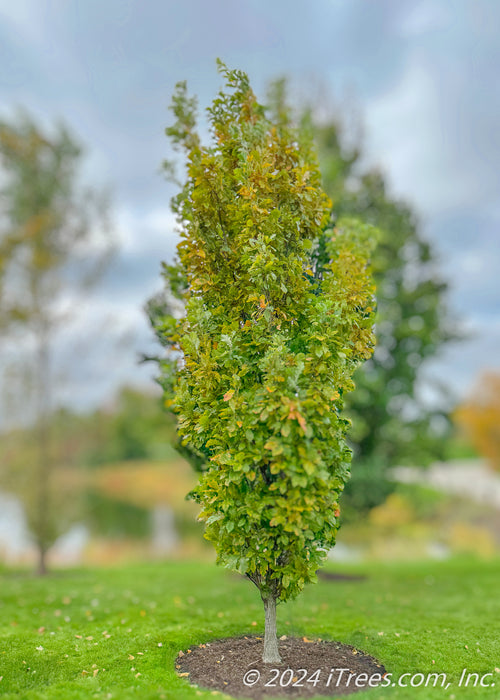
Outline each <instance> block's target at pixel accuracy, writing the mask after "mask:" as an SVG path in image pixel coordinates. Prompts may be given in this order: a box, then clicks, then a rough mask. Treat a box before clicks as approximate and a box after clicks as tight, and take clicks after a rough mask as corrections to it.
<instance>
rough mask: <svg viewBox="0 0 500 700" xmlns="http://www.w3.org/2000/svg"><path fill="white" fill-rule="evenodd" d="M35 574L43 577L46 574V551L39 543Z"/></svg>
mask: <svg viewBox="0 0 500 700" xmlns="http://www.w3.org/2000/svg"><path fill="white" fill-rule="evenodd" d="M36 573H37V574H38V575H39V576H45V574H46V573H47V550H46V549H45V547H44V546H43V545H42V544H41V543H38V565H37V567H36Z"/></svg>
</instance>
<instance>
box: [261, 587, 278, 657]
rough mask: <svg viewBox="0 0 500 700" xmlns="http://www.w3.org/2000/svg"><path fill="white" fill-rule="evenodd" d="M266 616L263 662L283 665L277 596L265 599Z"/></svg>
mask: <svg viewBox="0 0 500 700" xmlns="http://www.w3.org/2000/svg"><path fill="white" fill-rule="evenodd" d="M263 602H264V611H265V615H266V629H265V634H264V653H263V654H262V661H263V662H264V663H265V664H281V656H280V652H279V649H278V635H277V632H276V596H274V595H272V594H271V595H269V597H267V598H263Z"/></svg>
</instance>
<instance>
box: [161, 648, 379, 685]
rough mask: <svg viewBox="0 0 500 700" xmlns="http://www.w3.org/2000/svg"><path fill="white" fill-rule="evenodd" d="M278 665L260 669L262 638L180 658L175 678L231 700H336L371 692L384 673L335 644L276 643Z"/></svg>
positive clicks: (364, 657)
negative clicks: (270, 699)
mask: <svg viewBox="0 0 500 700" xmlns="http://www.w3.org/2000/svg"><path fill="white" fill-rule="evenodd" d="M279 645H280V654H281V658H282V664H281V665H280V666H277V667H276V668H274V664H263V663H262V646H263V641H262V637H231V638H229V639H218V640H215V641H212V642H210V643H208V642H207V643H206V644H200V645H199V646H194V647H191V648H190V649H188V650H187V651H185V652H182V651H181V652H180V653H179V656H178V657H177V659H176V663H175V667H176V669H177V673H178V674H179V675H180V676H182V677H185V678H186V679H187V680H188V681H189V682H190V683H192V684H194V685H196V686H198V687H200V688H207V689H209V690H219V691H221V692H223V693H226V694H227V695H232V696H233V697H236V698H266V697H281V698H283V697H285V698H307V697H314V696H317V695H326V696H330V697H331V696H334V695H335V696H338V695H347V694H349V693H354V692H356V691H357V690H363V689H366V688H370V687H376V685H378V684H379V683H380V682H381V681H382V676H383V674H384V673H385V672H386V671H385V668H384V667H383V666H382V665H381V664H379V663H378V661H377V660H376V659H374V658H373V657H372V656H368V654H365V653H364V652H362V651H360V650H359V649H356V648H355V647H352V646H350V645H348V644H341V643H340V642H328V641H320V640H318V641H312V640H308V639H307V638H306V637H303V638H296V637H290V638H287V637H285V638H283V637H282V638H281V640H280V643H279Z"/></svg>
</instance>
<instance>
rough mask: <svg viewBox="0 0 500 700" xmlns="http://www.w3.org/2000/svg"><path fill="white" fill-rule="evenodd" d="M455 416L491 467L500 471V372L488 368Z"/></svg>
mask: <svg viewBox="0 0 500 700" xmlns="http://www.w3.org/2000/svg"><path fill="white" fill-rule="evenodd" d="M454 419H455V421H456V422H457V424H458V425H459V426H460V428H462V430H463V431H464V433H465V434H466V435H467V437H469V439H470V440H471V442H472V444H473V445H474V447H475V448H476V449H477V451H478V452H479V453H480V454H482V455H483V456H484V457H485V458H486V459H487V460H488V462H489V464H490V466H491V468H492V469H494V470H495V471H500V374H497V373H494V372H485V373H484V374H483V375H482V376H481V377H480V379H479V381H478V383H477V385H476V386H475V388H474V391H473V392H472V393H471V395H470V396H469V397H468V398H467V399H466V400H465V401H463V402H462V403H461V404H460V405H459V406H458V407H457V408H456V410H455V412H454Z"/></svg>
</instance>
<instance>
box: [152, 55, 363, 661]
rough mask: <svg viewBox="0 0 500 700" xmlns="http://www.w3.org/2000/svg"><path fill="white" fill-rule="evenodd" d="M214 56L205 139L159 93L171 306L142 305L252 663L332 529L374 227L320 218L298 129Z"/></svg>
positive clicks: (321, 197) (320, 199) (317, 189)
mask: <svg viewBox="0 0 500 700" xmlns="http://www.w3.org/2000/svg"><path fill="white" fill-rule="evenodd" d="M219 68H220V71H221V72H222V74H223V75H224V76H225V78H226V81H227V88H228V90H227V91H226V92H220V93H219V94H218V96H217V97H216V99H215V100H214V101H213V103H212V105H211V107H210V108H209V109H208V116H209V121H210V128H211V134H212V144H211V145H210V146H203V145H202V143H201V140H200V137H199V135H198V133H197V131H196V101H195V99H193V98H189V97H188V96H187V91H186V85H185V83H179V84H178V85H177V90H176V93H175V95H174V98H173V103H172V109H173V112H174V115H175V117H176V121H175V124H174V125H173V126H172V127H170V128H168V129H167V134H168V135H169V136H170V138H171V140H172V142H173V144H174V145H175V146H176V147H177V148H180V149H183V150H184V152H185V155H186V160H187V179H186V181H185V184H184V186H183V187H182V190H181V191H180V192H179V194H178V195H177V196H176V197H174V199H173V200H172V206H173V210H174V211H175V213H176V214H177V219H178V223H179V227H180V231H181V241H180V243H179V245H178V248H177V250H178V260H177V261H176V262H175V263H174V264H173V265H166V266H165V273H164V276H165V282H166V286H167V292H168V298H172V297H173V298H177V299H179V300H182V301H183V303H184V306H185V313H184V315H183V316H181V317H180V318H178V317H177V315H174V314H171V315H169V314H167V313H165V314H163V313H162V312H161V308H160V307H159V305H158V304H157V303H154V304H153V305H152V307H153V308H152V309H151V307H150V312H151V313H150V316H151V317H152V318H153V320H154V325H155V329H156V332H157V334H158V336H159V338H160V340H161V342H162V344H163V345H164V346H165V347H166V348H168V353H167V355H166V357H165V358H164V359H163V360H162V363H161V381H162V384H163V387H164V389H165V395H166V401H167V403H168V404H169V405H170V406H171V407H172V408H173V410H174V411H175V413H176V414H177V418H178V430H179V434H180V439H181V442H182V444H183V445H184V446H186V447H188V448H189V449H190V451H191V454H194V455H196V456H199V457H200V458H201V461H202V462H203V463H204V465H203V471H202V473H201V475H200V479H199V483H198V485H197V487H196V488H195V489H194V491H193V492H192V496H193V497H194V498H195V499H196V501H198V503H200V504H201V506H202V511H201V514H200V519H201V520H203V521H204V522H205V536H206V538H207V539H208V540H210V541H211V542H212V543H213V544H214V546H215V549H216V551H217V561H218V563H219V564H222V565H224V566H226V567H228V568H231V569H234V570H237V571H239V572H240V573H242V574H244V575H245V576H246V577H247V578H248V579H249V580H250V581H252V582H253V583H254V584H255V586H256V587H257V588H258V590H259V593H260V596H261V598H262V601H263V604H264V609H265V638H264V653H263V660H264V662H266V663H279V662H280V656H279V650H278V642H277V633H276V604H277V603H278V602H279V601H285V600H287V599H289V598H292V597H294V596H296V595H297V594H298V593H299V592H300V591H301V590H302V588H303V587H304V585H305V584H306V583H308V582H312V581H314V580H315V572H316V570H317V568H318V566H319V565H320V564H321V562H322V561H323V560H324V557H325V555H326V553H327V552H328V550H329V549H330V548H331V547H332V546H333V545H334V542H335V536H336V532H337V529H338V524H339V506H338V499H339V497H340V494H341V492H342V489H343V488H344V484H345V482H346V480H347V478H348V476H349V461H350V450H349V448H348V446H347V444H346V441H345V435H346V431H347V428H348V421H347V420H346V419H345V418H343V417H342V416H341V409H342V405H343V401H344V397H345V394H346V393H347V392H348V391H350V390H352V388H353V383H352V379H351V375H352V373H353V372H354V369H355V368H356V367H357V366H358V365H359V364H360V362H362V361H363V360H365V359H366V358H368V357H369V356H370V355H371V352H372V345H373V335H372V331H371V324H372V312H373V307H374V299H373V294H374V288H373V285H372V282H371V279H370V275H369V270H368V266H367V259H368V256H369V254H370V251H371V248H372V244H373V238H374V231H373V228H372V227H370V226H366V225H360V224H358V223H357V222H355V221H354V220H352V219H343V220H339V221H338V222H337V226H336V227H335V228H332V227H331V225H330V208H331V202H330V201H329V199H328V198H327V197H326V195H325V194H324V192H323V191H322V189H321V186H320V174H319V170H318V165H317V161H316V157H315V154H314V150H313V148H312V145H311V142H310V140H309V139H308V137H307V134H306V133H305V132H299V131H297V130H296V129H294V128H292V127H291V126H290V125H288V124H285V123H276V124H275V123H273V121H272V120H271V119H270V118H269V117H268V116H267V115H266V111H265V109H264V108H263V107H262V106H261V105H260V104H259V103H258V102H257V100H256V97H255V95H254V93H253V91H252V89H251V87H250V85H249V82H248V78H247V76H246V74H245V73H242V72H240V71H229V70H227V69H226V67H225V66H224V65H223V64H220V63H219Z"/></svg>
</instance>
